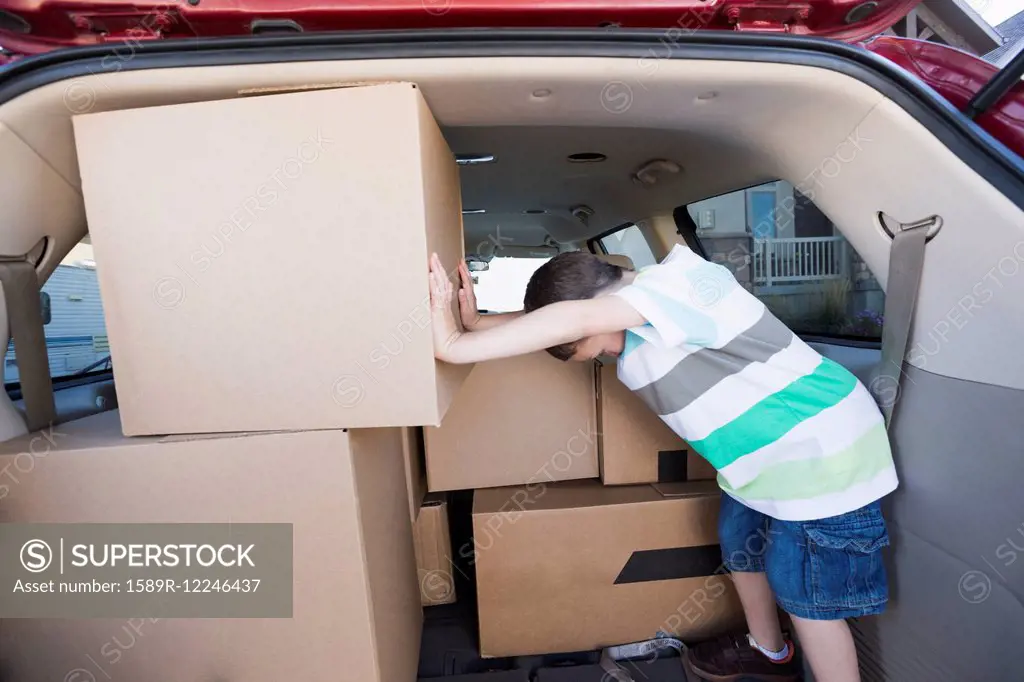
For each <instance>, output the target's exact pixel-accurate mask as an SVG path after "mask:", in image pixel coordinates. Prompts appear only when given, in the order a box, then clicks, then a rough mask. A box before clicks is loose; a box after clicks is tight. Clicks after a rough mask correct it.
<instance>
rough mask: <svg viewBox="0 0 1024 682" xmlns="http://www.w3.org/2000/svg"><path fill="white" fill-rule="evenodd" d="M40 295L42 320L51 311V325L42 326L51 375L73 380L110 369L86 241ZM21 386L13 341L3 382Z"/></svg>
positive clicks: (108, 345)
mask: <svg viewBox="0 0 1024 682" xmlns="http://www.w3.org/2000/svg"><path fill="white" fill-rule="evenodd" d="M42 294H43V296H42V298H43V306H44V316H45V308H46V307H47V306H48V307H49V309H50V321H49V322H48V323H47V324H46V325H45V326H44V327H43V332H44V334H45V336H46V350H47V354H48V355H49V359H50V376H51V377H53V378H59V377H69V376H73V375H76V374H86V373H88V372H94V371H102V370H108V369H110V344H109V342H108V341H107V329H106V325H105V323H104V320H103V306H102V304H101V303H100V291H99V284H98V283H97V281H96V261H95V260H94V259H93V254H92V245H91V244H89V243H88V242H87V241H83V242H81V243H79V244H77V245H76V246H75V247H74V248H73V249H71V252H70V253H68V255H67V256H66V257H65V258H64V260H62V261H61V263H60V265H58V266H57V269H56V270H54V271H53V273H52V274H51V275H50V278H49V279H47V280H46V284H44V285H43V288H42ZM47 299H48V303H47ZM18 382H19V377H18V364H17V358H16V356H15V352H14V343H13V341H12V342H10V343H8V346H7V354H6V356H5V358H4V383H5V384H7V385H8V386H11V385H12V384H13V385H17V384H18Z"/></svg>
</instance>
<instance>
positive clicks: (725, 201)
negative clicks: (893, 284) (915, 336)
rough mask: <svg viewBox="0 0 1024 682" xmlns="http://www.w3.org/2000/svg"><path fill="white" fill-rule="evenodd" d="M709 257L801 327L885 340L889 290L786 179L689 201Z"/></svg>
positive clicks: (809, 331) (827, 333)
mask: <svg viewBox="0 0 1024 682" xmlns="http://www.w3.org/2000/svg"><path fill="white" fill-rule="evenodd" d="M687 210H688V211H689V213H690V216H691V217H692V218H693V221H694V223H695V224H696V226H697V237H698V238H699V239H700V241H701V244H702V245H703V246H704V249H705V250H706V251H707V253H708V257H709V258H710V259H711V260H713V261H715V262H717V263H721V264H722V265H725V266H727V267H728V268H729V269H730V270H732V271H733V272H734V273H735V275H736V278H737V279H738V280H739V281H740V283H741V284H743V285H744V286H745V287H747V288H748V289H749V290H750V291H752V292H753V293H754V294H755V295H756V296H757V297H758V298H760V299H761V300H762V301H763V302H764V303H765V305H766V306H768V308H769V309H770V310H771V311H772V312H773V313H774V314H775V315H776V317H778V318H779V319H780V320H782V321H783V322H785V323H786V324H787V325H788V326H789V327H790V328H792V329H793V330H794V331H796V332H798V333H803V334H810V335H821V336H845V337H856V338H862V339H871V340H877V339H880V338H881V335H882V322H883V319H882V313H883V311H884V309H885V293H884V292H883V291H882V287H881V286H880V285H879V284H878V281H877V280H875V278H874V276H873V275H872V274H871V271H870V270H868V267H867V264H866V263H864V261H863V260H861V258H860V256H859V255H858V254H857V252H856V250H855V249H854V248H853V246H852V245H851V244H850V243H849V242H848V241H846V238H844V237H843V236H842V235H841V234H840V233H839V230H838V229H837V228H836V226H835V225H833V224H832V222H831V221H830V220H829V219H828V217H827V216H826V215H825V214H824V213H822V212H821V211H820V210H819V209H818V208H817V207H816V206H815V205H814V204H813V203H812V202H811V201H810V200H809V199H807V197H805V196H803V195H802V194H800V192H799V191H797V190H796V188H794V187H793V186H792V185H791V184H789V183H788V182H784V181H781V180H780V181H777V182H769V183H765V184H763V185H758V186H756V187H749V188H747V189H744V190H739V191H736V192H730V193H728V194H723V195H720V196H717V197H712V198H710V199H705V200H703V201H698V202H695V203H693V204H689V205H688V206H687Z"/></svg>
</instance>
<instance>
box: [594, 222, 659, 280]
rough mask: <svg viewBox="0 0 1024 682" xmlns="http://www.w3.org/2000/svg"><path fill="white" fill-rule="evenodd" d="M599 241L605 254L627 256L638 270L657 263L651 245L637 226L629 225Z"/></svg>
mask: <svg viewBox="0 0 1024 682" xmlns="http://www.w3.org/2000/svg"><path fill="white" fill-rule="evenodd" d="M597 241H598V243H599V244H600V246H601V249H602V250H603V251H604V252H605V253H611V254H615V255H620V256H627V257H628V258H629V259H630V260H631V261H633V267H635V268H637V269H638V270H639V269H640V268H644V267H647V266H648V265H654V264H655V263H657V259H655V257H654V253H653V252H652V251H651V247H650V245H649V244H648V243H647V240H646V239H645V238H644V235H643V233H642V232H641V231H640V228H639V227H637V226H636V225H627V226H626V227H623V228H621V229H619V230H616V231H615V232H612V233H611V234H607V235H605V236H603V237H601V238H600V239H598V240H597Z"/></svg>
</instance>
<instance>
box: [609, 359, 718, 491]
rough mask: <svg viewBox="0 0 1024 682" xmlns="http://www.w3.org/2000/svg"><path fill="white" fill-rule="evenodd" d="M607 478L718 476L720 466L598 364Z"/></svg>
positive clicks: (658, 479)
mask: <svg viewBox="0 0 1024 682" xmlns="http://www.w3.org/2000/svg"><path fill="white" fill-rule="evenodd" d="M597 371H598V382H597V400H598V408H597V409H598V412H597V414H598V424H599V430H600V432H601V438H600V454H601V458H600V461H601V481H603V482H604V484H605V485H623V484H631V483H678V482H681V481H702V480H709V479H714V478H715V477H716V476H717V473H716V472H715V469H714V467H712V466H711V464H709V463H708V461H707V460H706V459H704V458H703V457H701V456H700V455H698V454H697V453H696V452H694V451H693V448H691V447H690V445H689V444H688V443H687V442H686V441H685V440H683V439H682V438H680V437H679V436H677V435H676V434H675V432H674V431H672V429H670V428H669V427H668V426H666V425H665V422H663V421H662V420H661V418H659V417H658V415H656V414H655V413H654V412H652V411H651V410H650V408H648V407H647V406H646V405H644V403H643V401H642V400H640V398H638V397H636V395H635V394H634V393H633V392H632V391H630V390H629V389H628V388H626V386H625V385H624V384H623V383H622V382H621V381H619V379H618V377H617V376H616V374H615V365H614V364H603V365H599V366H598V370H597Z"/></svg>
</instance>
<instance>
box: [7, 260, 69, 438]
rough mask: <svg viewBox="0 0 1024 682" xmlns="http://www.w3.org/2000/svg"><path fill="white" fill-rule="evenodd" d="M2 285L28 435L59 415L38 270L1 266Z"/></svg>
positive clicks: (22, 263) (20, 264) (20, 265)
mask: <svg viewBox="0 0 1024 682" xmlns="http://www.w3.org/2000/svg"><path fill="white" fill-rule="evenodd" d="M0 285H2V286H3V290H4V303H5V304H6V306H7V321H8V326H9V327H10V331H11V336H12V337H13V339H14V354H15V358H16V359H17V362H18V376H19V380H20V382H21V395H22V398H23V399H24V401H25V416H26V419H25V421H26V425H27V426H28V430H29V431H38V430H39V429H41V428H43V427H45V426H48V425H50V424H52V423H53V421H54V419H55V418H56V415H57V412H56V409H55V407H54V403H53V383H52V382H51V381H50V360H49V357H48V355H47V352H46V336H45V334H44V333H43V313H42V305H41V304H40V301H39V278H38V276H37V275H36V269H35V266H33V265H32V264H31V263H28V262H26V261H10V262H0Z"/></svg>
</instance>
